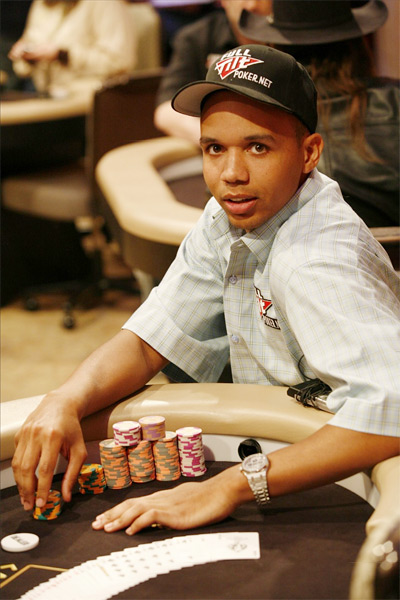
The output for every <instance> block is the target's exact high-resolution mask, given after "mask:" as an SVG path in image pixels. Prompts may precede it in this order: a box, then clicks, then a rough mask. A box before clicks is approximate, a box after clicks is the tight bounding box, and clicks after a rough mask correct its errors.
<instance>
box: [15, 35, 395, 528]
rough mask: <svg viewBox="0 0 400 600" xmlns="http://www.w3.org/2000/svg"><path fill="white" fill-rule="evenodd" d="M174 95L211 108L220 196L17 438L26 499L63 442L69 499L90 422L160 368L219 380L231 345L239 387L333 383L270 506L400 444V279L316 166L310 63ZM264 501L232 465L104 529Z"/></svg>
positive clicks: (200, 516)
mask: <svg viewBox="0 0 400 600" xmlns="http://www.w3.org/2000/svg"><path fill="white" fill-rule="evenodd" d="M172 102H173V106H174V108H175V109H176V110H178V111H180V112H182V113H184V114H189V115H195V116H200V115H201V138H200V144H201V148H202V151H203V156H204V177H205V180H206V182H207V185H208V187H209V189H210V190H211V191H212V193H213V194H214V198H212V199H211V200H210V201H209V203H208V205H207V207H206V209H205V211H204V212H203V214H202V216H201V217H200V219H199V221H198V223H197V224H196V225H195V227H194V228H193V230H192V231H191V232H190V233H189V234H188V236H187V237H186V239H185V240H184V242H183V244H182V246H181V248H180V249H179V251H178V255H177V258H176V260H175V261H174V263H173V264H172V266H171V267H170V269H169V271H168V272H167V274H166V275H165V277H164V279H163V281H162V282H161V283H160V285H159V286H158V287H156V288H154V289H153V291H152V292H151V294H150V296H149V298H148V299H147V300H146V302H144V303H143V304H142V305H141V306H140V307H139V309H138V310H137V311H136V312H135V313H134V314H133V315H132V316H131V317H130V319H129V320H128V321H127V323H126V324H125V325H124V328H123V330H122V331H120V332H119V333H117V335H116V336H115V337H114V338H112V339H111V340H110V341H109V342H107V343H106V344H105V345H103V346H102V347H101V348H100V349H98V350H97V351H95V352H94V354H92V355H91V356H90V357H89V358H88V359H87V360H86V361H85V362H84V363H83V364H82V365H81V366H80V367H79V368H78V369H77V371H76V372H75V373H74V374H73V375H72V377H71V378H70V379H69V380H68V381H67V382H66V383H65V384H64V385H62V386H61V387H60V388H59V389H57V390H54V391H52V392H51V393H49V394H48V395H47V396H46V397H45V398H44V399H43V401H42V403H41V404H40V405H39V407H38V408H37V409H36V410H35V411H34V412H33V413H32V414H31V415H30V416H29V417H28V419H27V420H26V422H25V424H24V425H23V427H22V429H21V430H20V432H19V433H18V434H17V436H16V451H15V455H14V458H13V467H14V474H15V479H16V482H17V484H18V488H19V491H20V495H21V500H22V503H23V505H24V507H25V508H26V509H31V508H32V506H33V503H34V497H35V496H34V494H35V490H36V488H37V500H36V503H37V504H38V505H39V506H43V503H44V501H45V500H46V497H47V493H48V490H49V488H50V485H51V481H52V474H53V468H54V465H55V463H56V460H57V456H58V452H59V451H61V452H62V453H63V454H64V456H66V457H68V460H69V463H68V468H67V471H66V474H65V476H64V480H63V484H62V491H63V495H64V498H65V499H66V500H69V499H70V497H71V487H72V485H73V483H74V481H75V479H76V477H77V476H78V473H79V469H80V467H81V464H82V462H83V461H84V459H85V456H86V449H85V445H84V441H83V438H82V431H81V428H80V423H79V421H80V419H82V417H84V416H85V415H88V414H90V413H92V412H95V411H97V410H99V409H101V408H103V407H105V406H107V405H110V404H111V403H113V402H115V401H117V400H119V399H120V398H123V397H126V396H127V395H129V394H131V393H132V392H134V391H135V390H138V389H140V388H141V387H142V386H143V385H144V384H145V383H146V382H148V381H149V380H150V379H151V377H153V376H154V375H155V374H156V373H157V372H158V371H160V369H165V370H166V372H167V373H168V374H169V376H170V377H171V378H173V379H175V380H177V381H193V380H195V381H199V382H205V381H214V382H215V381H218V378H219V375H220V373H221V371H222V369H223V367H224V365H225V364H226V361H227V358H228V356H230V359H231V365H232V373H233V379H234V381H236V382H240V383H248V384H259V386H260V394H261V395H262V394H264V393H265V389H266V388H265V387H263V386H268V385H293V384H295V383H298V382H299V380H301V379H302V378H303V379H305V378H306V377H310V378H320V379H321V380H322V381H324V382H325V383H327V384H328V385H329V386H330V387H331V388H332V392H331V394H330V395H329V396H328V407H329V409H330V410H332V411H333V412H334V413H335V414H334V416H333V417H332V419H331V420H330V421H329V423H328V424H327V425H325V426H323V427H322V428H321V429H320V430H319V431H318V432H317V433H315V434H312V435H311V436H309V437H308V438H307V439H305V440H304V441H301V442H299V443H295V444H293V445H292V446H289V447H285V448H283V449H279V450H276V451H274V452H271V453H270V454H269V455H268V461H269V468H268V476H267V479H268V482H267V487H265V489H264V490H263V493H264V500H265V502H267V498H268V489H269V494H270V496H271V497H272V498H274V497H275V496H279V495H282V494H288V493H291V492H295V491H298V490H303V489H307V488H311V487H317V486H320V485H324V484H327V483H331V482H334V481H337V480H340V479H343V478H344V477H347V476H350V475H351V474H354V473H356V472H358V471H360V470H363V469H367V468H371V467H372V466H373V465H375V464H376V463H378V462H380V461H382V460H384V459H387V458H389V457H392V456H395V455H397V454H398V453H399V451H400V447H399V438H398V437H396V436H399V434H400V392H399V386H398V382H399V361H398V357H399V351H400V299H399V298H400V280H399V278H398V277H397V276H396V274H395V272H394V270H393V268H392V266H391V264H390V260H389V258H388V256H387V254H386V253H385V251H384V250H383V248H382V247H381V246H380V244H379V243H378V242H377V241H376V240H375V239H374V238H373V236H372V235H371V233H370V231H369V229H368V228H367V227H366V225H365V224H364V223H363V222H362V220H361V219H360V218H359V217H358V216H357V215H356V214H355V213H354V211H352V210H351V209H350V207H349V206H348V205H347V204H346V202H344V200H343V197H342V195H341V193H340V189H339V186H338V185H337V183H336V182H334V181H333V180H332V179H330V178H329V177H326V176H325V175H322V174H320V173H319V172H318V170H317V168H316V167H317V164H318V160H319V157H320V154H321V151H322V147H323V142H322V138H321V136H320V134H318V133H315V130H316V125H317V105H316V91H315V88H314V85H313V83H312V80H311V79H310V77H309V75H308V74H307V72H306V70H305V68H304V67H303V66H302V65H300V64H299V63H297V62H296V61H295V59H294V58H293V57H291V56H290V55H289V54H286V53H282V52H279V51H278V50H274V49H272V48H268V47H266V46H261V45H245V46H240V47H239V48H236V49H235V50H231V51H230V52H228V53H227V55H225V56H222V57H221V58H220V59H218V60H217V62H216V63H215V64H213V65H212V66H211V67H210V69H209V71H208V74H207V81H205V82H197V83H193V84H190V85H188V86H186V87H185V88H183V89H182V90H181V91H180V92H178V94H177V95H176V96H175V97H174V99H173V101H172ZM303 373H304V375H302V374H303ZM243 402H245V398H244V399H243ZM205 410H207V408H205ZM37 467H38V475H39V478H38V481H37V480H36V477H35V470H36V468H37ZM251 499H252V492H251V489H250V487H249V485H248V483H247V479H246V478H245V477H244V476H243V474H242V473H241V471H240V465H234V466H233V467H230V468H229V469H227V470H226V471H224V472H223V473H222V474H220V475H218V476H216V477H214V478H211V479H209V480H207V481H205V482H201V483H200V482H199V483H185V484H183V485H179V486H178V487H176V488H175V489H173V490H168V491H162V492H160V493H157V494H153V495H149V496H145V497H142V498H140V499H130V500H127V501H126V502H124V503H122V504H120V505H118V506H116V507H114V508H113V509H111V510H110V511H107V512H106V513H105V514H102V515H99V516H98V517H97V519H96V521H95V523H94V524H93V527H94V528H95V529H103V528H104V529H105V530H106V531H115V530H116V529H121V528H123V527H127V528H128V529H127V533H129V534H132V533H135V532H137V531H138V530H140V529H142V528H143V527H146V526H149V525H150V524H152V523H154V522H157V523H160V524H162V525H165V526H168V527H173V528H177V529H185V528H190V527H197V526H200V525H204V524H206V523H211V522H215V521H218V520H220V519H222V518H224V517H226V516H227V515H228V514H229V513H230V512H232V511H233V510H234V509H235V507H236V506H238V505H239V504H241V503H242V502H246V501H250V500H251Z"/></svg>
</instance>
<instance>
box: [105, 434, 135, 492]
mask: <svg viewBox="0 0 400 600" xmlns="http://www.w3.org/2000/svg"><path fill="white" fill-rule="evenodd" d="M99 446H100V461H101V464H102V466H103V469H104V475H105V478H106V481H107V485H108V487H109V488H112V489H114V490H119V489H122V488H126V487H129V486H130V485H131V484H132V481H131V476H130V473H129V464H128V457H127V450H126V447H125V446H121V445H120V444H119V443H118V442H116V441H115V440H114V439H107V440H103V441H102V442H100V444H99Z"/></svg>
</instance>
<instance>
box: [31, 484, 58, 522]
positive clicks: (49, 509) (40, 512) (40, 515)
mask: <svg viewBox="0 0 400 600" xmlns="http://www.w3.org/2000/svg"><path fill="white" fill-rule="evenodd" d="M61 509H62V503H61V492H59V491H57V490H50V491H49V494H48V496H47V502H46V504H45V505H44V506H43V507H42V508H39V506H35V508H34V510H33V518H34V519H36V520H38V521H51V520H53V519H57V517H59V516H60V514H61Z"/></svg>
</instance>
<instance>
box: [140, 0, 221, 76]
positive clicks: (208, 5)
mask: <svg viewBox="0 0 400 600" xmlns="http://www.w3.org/2000/svg"><path fill="white" fill-rule="evenodd" d="M149 1H150V3H151V5H152V6H153V7H154V9H155V10H156V11H157V13H158V15H159V17H160V19H161V28H162V41H161V43H162V57H163V64H164V65H167V64H168V63H169V60H170V58H171V52H172V42H173V40H174V37H175V35H176V34H177V32H178V31H179V29H181V28H182V27H185V26H186V25H190V24H191V23H193V22H194V21H197V20H198V19H200V18H201V17H204V16H205V15H206V14H208V13H209V12H210V11H212V10H214V5H215V2H214V0H149Z"/></svg>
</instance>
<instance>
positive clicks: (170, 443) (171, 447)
mask: <svg viewBox="0 0 400 600" xmlns="http://www.w3.org/2000/svg"><path fill="white" fill-rule="evenodd" d="M153 455H154V464H155V469H156V479H157V481H175V480H176V479H179V477H180V476H181V467H180V461H179V451H178V444H177V435H176V433H175V431H166V432H165V435H164V437H163V438H161V439H159V440H157V441H156V442H153Z"/></svg>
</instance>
